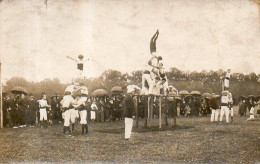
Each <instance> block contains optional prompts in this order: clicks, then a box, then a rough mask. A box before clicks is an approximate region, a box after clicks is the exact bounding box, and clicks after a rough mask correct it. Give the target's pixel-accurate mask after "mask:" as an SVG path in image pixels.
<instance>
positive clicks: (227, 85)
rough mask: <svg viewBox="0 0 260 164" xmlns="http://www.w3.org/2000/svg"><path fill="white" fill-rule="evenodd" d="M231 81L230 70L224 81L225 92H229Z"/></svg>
mask: <svg viewBox="0 0 260 164" xmlns="http://www.w3.org/2000/svg"><path fill="white" fill-rule="evenodd" d="M229 80H230V69H228V70H227V72H225V75H224V80H223V82H224V86H223V90H224V91H226V90H229Z"/></svg>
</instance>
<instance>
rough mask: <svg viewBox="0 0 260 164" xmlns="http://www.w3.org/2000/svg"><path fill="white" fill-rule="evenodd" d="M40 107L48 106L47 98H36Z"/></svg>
mask: <svg viewBox="0 0 260 164" xmlns="http://www.w3.org/2000/svg"><path fill="white" fill-rule="evenodd" d="M38 103H39V106H40V108H46V107H47V106H48V103H47V100H44V99H41V100H38Z"/></svg>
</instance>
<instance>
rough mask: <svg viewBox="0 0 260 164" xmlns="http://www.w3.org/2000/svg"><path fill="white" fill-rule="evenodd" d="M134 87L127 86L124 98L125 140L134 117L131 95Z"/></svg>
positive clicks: (130, 130)
mask: <svg viewBox="0 0 260 164" xmlns="http://www.w3.org/2000/svg"><path fill="white" fill-rule="evenodd" d="M134 91H135V89H134V88H132V87H127V95H126V97H125V99H124V118H125V140H129V139H130V137H131V133H132V128H133V119H134V118H135V116H134V114H135V110H134V100H133V98H132V95H133V93H134Z"/></svg>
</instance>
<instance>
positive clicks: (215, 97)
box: [212, 95, 221, 99]
mask: <svg viewBox="0 0 260 164" xmlns="http://www.w3.org/2000/svg"><path fill="white" fill-rule="evenodd" d="M220 97H221V96H220V95H213V96H212V98H214V99H219V98H220Z"/></svg>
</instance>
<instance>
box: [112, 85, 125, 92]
mask: <svg viewBox="0 0 260 164" xmlns="http://www.w3.org/2000/svg"><path fill="white" fill-rule="evenodd" d="M111 92H113V93H122V92H123V89H122V87H119V86H115V87H113V88H112V89H111Z"/></svg>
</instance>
